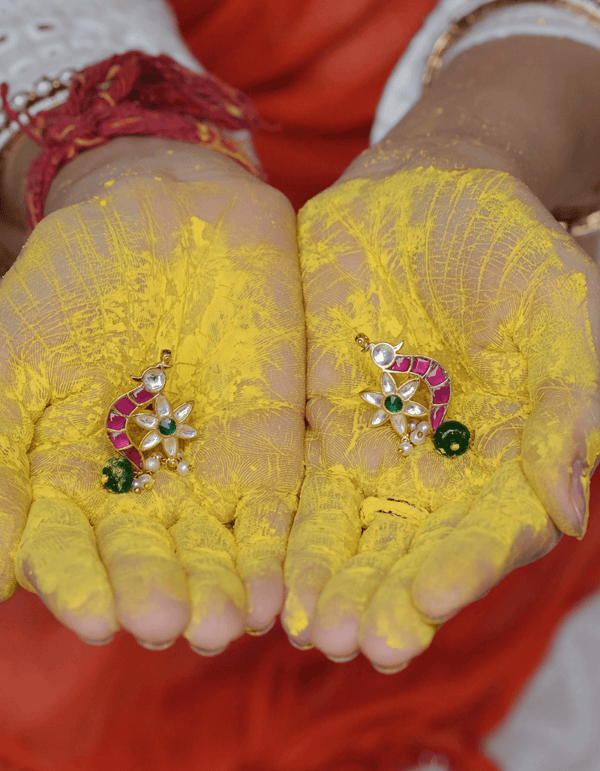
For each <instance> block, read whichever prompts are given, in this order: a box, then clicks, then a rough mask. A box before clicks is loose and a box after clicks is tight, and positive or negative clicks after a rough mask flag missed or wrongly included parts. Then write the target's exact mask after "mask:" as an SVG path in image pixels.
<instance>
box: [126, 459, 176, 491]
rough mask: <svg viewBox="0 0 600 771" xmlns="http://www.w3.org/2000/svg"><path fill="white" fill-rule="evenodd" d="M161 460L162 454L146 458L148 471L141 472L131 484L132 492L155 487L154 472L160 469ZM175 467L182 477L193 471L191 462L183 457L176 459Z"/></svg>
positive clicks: (145, 466) (146, 469)
mask: <svg viewBox="0 0 600 771" xmlns="http://www.w3.org/2000/svg"><path fill="white" fill-rule="evenodd" d="M161 460H162V455H151V456H150V457H149V458H146V460H145V461H144V471H145V472H147V473H144V474H140V475H139V476H138V477H136V478H135V479H134V480H133V483H132V485H131V490H132V492H134V493H141V492H142V490H150V488H151V487H153V485H154V477H153V476H152V474H154V473H155V472H156V471H158V470H159V468H160V462H161ZM173 460H174V459H173ZM175 469H176V470H177V473H178V474H180V475H181V476H182V477H186V476H187V475H188V474H189V473H190V471H191V467H190V464H189V463H188V462H187V460H183V458H180V460H179V461H176V465H175Z"/></svg>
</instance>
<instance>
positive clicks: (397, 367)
mask: <svg viewBox="0 0 600 771" xmlns="http://www.w3.org/2000/svg"><path fill="white" fill-rule="evenodd" d="M411 361H412V357H411V356H398V358H397V359H396V361H395V362H394V363H393V364H392V366H391V367H390V369H391V370H393V371H394V372H408V370H409V369H410V363H411Z"/></svg>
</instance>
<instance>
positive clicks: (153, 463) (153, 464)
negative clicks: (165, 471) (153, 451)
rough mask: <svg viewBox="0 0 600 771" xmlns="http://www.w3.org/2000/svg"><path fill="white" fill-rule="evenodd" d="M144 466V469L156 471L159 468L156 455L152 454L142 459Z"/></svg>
mask: <svg viewBox="0 0 600 771" xmlns="http://www.w3.org/2000/svg"><path fill="white" fill-rule="evenodd" d="M144 468H145V469H146V471H158V469H159V468H160V460H159V459H158V458H157V457H156V455H152V457H150V458H146V460H145V461H144Z"/></svg>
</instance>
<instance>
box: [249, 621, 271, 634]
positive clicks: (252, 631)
mask: <svg viewBox="0 0 600 771" xmlns="http://www.w3.org/2000/svg"><path fill="white" fill-rule="evenodd" d="M274 626H275V619H273V621H271V623H270V624H269V626H266V627H265V628H264V629H248V628H247V627H246V633H247V634H251V635H252V636H253V637H261V636H262V635H263V634H267V632H270V631H271V629H273V627H274Z"/></svg>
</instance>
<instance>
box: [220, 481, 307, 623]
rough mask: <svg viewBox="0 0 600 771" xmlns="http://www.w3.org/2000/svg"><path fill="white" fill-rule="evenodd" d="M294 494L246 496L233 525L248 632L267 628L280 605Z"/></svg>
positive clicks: (254, 494) (293, 507)
mask: <svg viewBox="0 0 600 771" xmlns="http://www.w3.org/2000/svg"><path fill="white" fill-rule="evenodd" d="M295 508H296V496H291V495H283V494H282V495H278V494H276V493H273V492H263V491H261V492H256V493H253V494H250V495H246V496H245V497H244V498H243V499H242V501H240V503H239V504H238V507H237V510H236V519H235V525H234V535H235V539H236V542H237V560H236V567H237V572H238V574H239V576H240V578H241V580H242V582H243V584H244V587H245V590H246V603H247V610H246V619H245V624H246V628H247V630H248V631H251V632H262V631H263V630H267V629H268V628H269V627H270V625H271V624H272V623H273V621H274V620H275V616H277V614H278V613H279V612H280V611H281V606H282V605H283V558H284V556H285V547H286V542H287V538H288V535H289V532H290V527H291V524H292V517H293V512H294V510H295Z"/></svg>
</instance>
